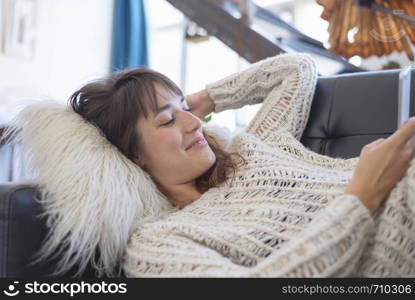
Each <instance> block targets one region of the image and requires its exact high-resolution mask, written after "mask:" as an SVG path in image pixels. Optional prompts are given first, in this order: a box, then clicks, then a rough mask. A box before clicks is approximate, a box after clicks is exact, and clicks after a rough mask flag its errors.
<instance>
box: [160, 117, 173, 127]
mask: <svg viewBox="0 0 415 300" xmlns="http://www.w3.org/2000/svg"><path fill="white" fill-rule="evenodd" d="M173 122H174V118H173V119H171V120H170V121H168V122H166V123H164V124H163V126H169V125H170V124H173Z"/></svg>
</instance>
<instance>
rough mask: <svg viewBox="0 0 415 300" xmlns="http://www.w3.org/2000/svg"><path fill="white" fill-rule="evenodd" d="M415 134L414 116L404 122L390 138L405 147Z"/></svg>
mask: <svg viewBox="0 0 415 300" xmlns="http://www.w3.org/2000/svg"><path fill="white" fill-rule="evenodd" d="M414 135H415V118H414V117H412V118H410V119H409V120H408V122H406V123H404V124H403V125H402V126H401V127H399V129H398V130H397V131H395V133H394V134H392V135H391V136H390V137H389V138H388V139H389V141H390V142H392V143H396V144H397V145H398V146H399V147H404V146H405V144H406V143H407V142H408V140H409V139H410V138H411V137H412V136H414Z"/></svg>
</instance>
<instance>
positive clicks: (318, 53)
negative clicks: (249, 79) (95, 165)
mask: <svg viewBox="0 0 415 300" xmlns="http://www.w3.org/2000/svg"><path fill="white" fill-rule="evenodd" d="M414 17H415V1H412V0H402V1H396V0H388V1H385V0H376V1H370V0H365V1H358V0H252V1H244V0H240V1H237V0H232V1H225V0H175V1H174V0H0V18H1V19H0V126H7V122H8V121H9V120H10V118H11V117H13V116H14V114H15V113H16V111H18V110H19V109H20V108H21V107H23V106H24V105H27V103H30V102H32V101H38V100H43V99H55V100H56V101H63V102H66V100H67V99H68V97H69V96H70V95H71V93H73V92H74V91H75V90H76V89H78V88H80V87H81V86H82V85H84V84H85V83H87V82H88V81H91V80H94V79H96V78H99V77H102V76H105V75H107V74H110V73H111V72H115V71H117V70H121V69H127V68H134V67H139V66H147V67H150V68H153V69H155V70H157V71H159V72H162V73H164V74H165V75H167V76H169V77H170V78H171V79H172V80H173V81H174V82H176V83H177V84H178V85H179V86H180V87H181V88H182V89H183V91H184V93H185V94H188V93H193V92H196V91H198V90H200V89H203V88H204V86H205V85H206V84H207V83H209V82H212V81H215V80H218V79H221V78H222V77H224V76H227V75H229V74H231V73H235V72H238V71H241V70H243V69H245V68H246V67H248V66H249V65H250V64H251V63H253V62H255V61H257V60H259V59H261V58H264V57H267V56H271V55H275V54H278V53H284V52H307V53H309V54H310V55H312V56H313V57H314V58H315V59H316V61H317V63H318V69H319V73H320V74H321V75H326V76H329V75H333V74H339V73H347V72H365V71H372V70H381V69H389V68H401V67H403V66H407V65H414V62H413V54H412V53H413V49H414V47H413V43H414V42H415V34H414V32H413V30H414V29H415V22H414ZM258 108H259V107H258V105H254V106H250V107H245V108H242V109H239V110H235V111H226V112H222V113H219V114H213V115H212V119H211V122H213V123H218V124H221V125H225V126H228V127H229V128H230V129H231V130H232V131H239V130H241V129H242V128H243V127H244V126H245V125H246V124H247V123H248V122H249V121H250V120H251V118H252V117H253V115H254V113H255V112H256V111H257V110H258Z"/></svg>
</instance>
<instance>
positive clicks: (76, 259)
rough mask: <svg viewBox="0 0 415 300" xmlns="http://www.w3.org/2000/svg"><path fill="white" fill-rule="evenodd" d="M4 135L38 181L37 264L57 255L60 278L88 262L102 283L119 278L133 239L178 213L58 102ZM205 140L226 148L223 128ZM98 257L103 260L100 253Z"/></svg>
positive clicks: (30, 110)
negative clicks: (40, 229)
mask: <svg viewBox="0 0 415 300" xmlns="http://www.w3.org/2000/svg"><path fill="white" fill-rule="evenodd" d="M12 124H13V126H12V127H11V128H10V129H9V130H8V132H7V133H6V134H7V135H10V136H14V138H13V140H14V142H16V143H19V144H21V145H22V148H23V153H24V160H25V162H26V163H27V167H29V168H32V169H33V170H34V171H35V174H36V182H37V183H38V185H39V189H40V192H41V198H40V201H41V203H42V205H43V206H44V208H45V215H46V217H47V225H48V228H49V235H48V236H47V239H46V241H45V242H44V244H43V245H42V249H41V250H40V252H39V255H38V257H37V260H43V259H46V258H48V257H50V256H52V255H55V254H58V253H60V254H61V255H62V259H61V260H60V262H59V267H58V272H57V273H56V274H55V275H59V274H63V273H64V272H66V271H67V270H69V269H70V268H72V267H73V266H75V265H79V271H78V274H77V275H79V274H81V273H82V272H83V271H84V269H85V267H86V266H87V265H88V263H89V262H92V264H93V266H94V268H95V269H96V270H97V276H101V275H106V276H114V275H117V273H118V272H119V271H120V270H119V269H115V268H114V267H115V266H116V265H118V264H119V261H120V259H121V258H122V256H123V253H124V251H125V246H126V243H127V241H128V238H129V236H130V234H131V233H132V231H133V230H134V228H135V227H136V226H137V225H139V223H140V222H145V221H146V220H148V219H151V218H156V217H160V216H162V215H163V214H164V213H166V212H170V211H172V210H173V209H174V208H173V207H172V206H171V205H170V204H169V202H168V201H167V199H166V197H165V196H164V195H163V194H162V193H161V192H160V191H159V190H158V189H157V187H156V185H155V184H154V182H153V181H152V180H151V178H150V176H149V174H148V173H146V172H145V171H143V170H142V169H141V168H139V167H138V166H137V165H136V164H134V163H133V162H132V161H130V160H129V159H127V158H126V157H125V156H124V155H123V154H121V152H119V151H118V149H117V148H116V147H115V146H113V145H112V144H111V143H110V142H109V141H108V140H107V139H106V138H105V137H104V135H103V134H102V132H101V131H100V130H99V129H98V128H97V127H96V126H94V125H92V124H91V123H89V122H87V121H85V120H84V119H83V118H82V117H81V116H80V115H78V114H77V113H75V112H74V111H73V110H72V108H69V107H66V106H65V105H63V104H59V103H57V102H53V101H45V102H39V103H35V104H32V105H30V106H28V107H26V108H25V109H23V110H22V111H21V112H20V113H19V114H18V116H17V117H16V118H15V120H14V121H13V122H12ZM205 130H206V132H209V134H211V135H213V136H214V137H216V138H217V140H218V141H219V143H220V144H222V145H223V146H226V144H228V143H229V142H230V138H231V134H230V131H229V130H227V129H226V128H222V127H220V126H207V127H206V128H205ZM97 249H98V250H99V256H98V255H97V254H96V253H97V252H96V250H97Z"/></svg>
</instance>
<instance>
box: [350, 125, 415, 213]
mask: <svg viewBox="0 0 415 300" xmlns="http://www.w3.org/2000/svg"><path fill="white" fill-rule="evenodd" d="M414 134H415V118H414V119H412V118H411V119H409V120H408V121H407V122H406V123H405V124H403V125H402V126H401V127H400V128H399V129H398V130H397V131H396V132H395V133H394V134H393V135H391V136H390V137H388V138H387V139H378V140H376V141H374V142H372V143H370V144H367V145H365V146H364V147H363V148H362V150H361V152H360V158H359V161H358V163H357V166H356V169H355V172H354V174H353V177H352V179H351V181H350V183H349V185H348V186H347V188H346V190H345V193H347V194H352V195H355V196H358V197H359V199H360V200H361V201H362V202H363V204H364V205H365V206H366V207H367V208H368V210H369V211H370V212H371V213H373V212H374V211H375V210H376V209H377V208H378V207H379V206H380V205H381V204H382V202H383V201H384V200H385V199H386V198H387V197H388V195H389V194H390V192H391V190H392V189H393V188H394V187H395V185H396V183H397V182H398V181H399V180H400V179H401V178H402V177H403V176H404V174H405V172H406V170H407V169H408V167H409V162H410V160H411V159H412V157H413V156H414V154H415V145H413V144H412V143H407V142H408V140H409V139H410V138H411V137H412V136H413V135H414Z"/></svg>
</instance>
